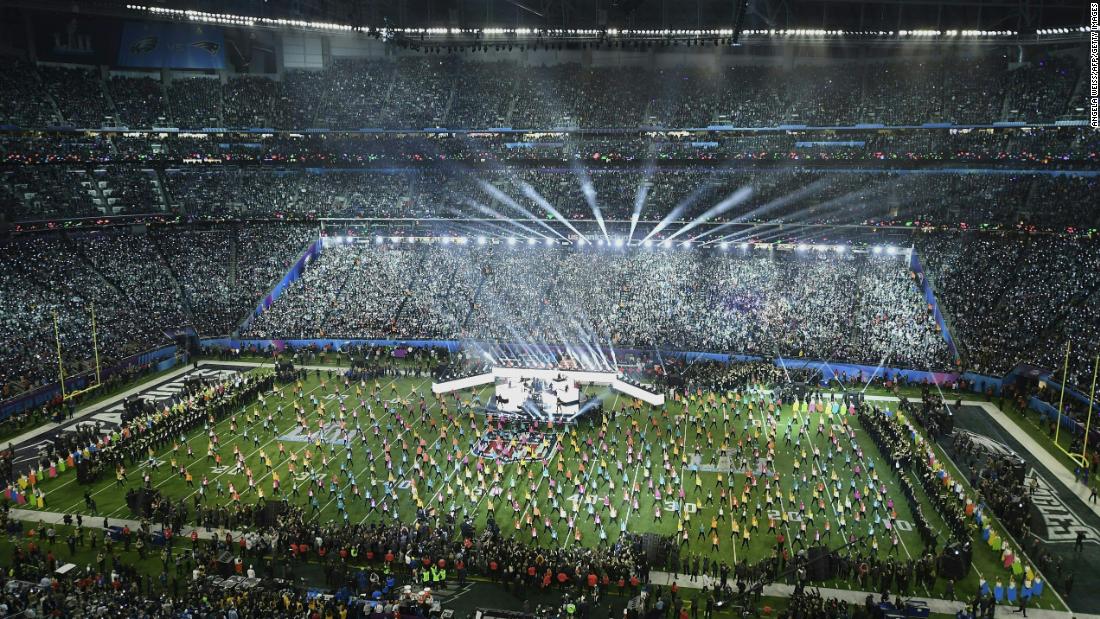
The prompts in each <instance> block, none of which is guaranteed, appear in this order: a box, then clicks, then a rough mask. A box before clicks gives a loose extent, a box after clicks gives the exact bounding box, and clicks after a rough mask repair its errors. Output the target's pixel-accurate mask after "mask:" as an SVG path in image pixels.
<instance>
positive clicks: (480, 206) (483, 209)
mask: <svg viewBox="0 0 1100 619" xmlns="http://www.w3.org/2000/svg"><path fill="white" fill-rule="evenodd" d="M466 202H467V204H469V205H470V206H472V207H474V208H475V209H477V210H479V211H481V212H482V213H484V214H486V215H488V216H490V217H495V218H496V219H499V220H500V221H503V222H505V223H508V224H511V225H513V226H515V227H517V228H519V229H521V230H523V231H524V232H527V233H528V234H531V235H533V236H537V237H540V238H542V239H544V240H545V239H548V238H550V237H548V236H546V235H545V234H543V233H541V232H539V231H537V230H535V229H534V228H532V227H530V226H527V225H524V224H522V223H520V222H518V221H516V220H514V219H512V218H510V217H505V216H504V215H502V214H500V213H499V212H497V211H496V210H494V209H492V208H489V207H488V206H485V205H484V204H482V203H480V202H478V201H476V200H474V199H472V198H467V199H466Z"/></svg>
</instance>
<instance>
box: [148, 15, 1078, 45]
mask: <svg viewBox="0 0 1100 619" xmlns="http://www.w3.org/2000/svg"><path fill="white" fill-rule="evenodd" d="M126 8H127V9H128V10H131V11H137V12H141V13H145V14H147V15H148V16H150V17H155V18H160V19H174V20H180V21H190V22H196V23H203V24H218V25H225V26H241V27H253V28H287V29H296V30H315V31H322V32H332V33H341V32H346V33H363V34H366V35H369V36H372V37H375V38H377V39H380V40H382V41H387V42H394V43H398V44H400V45H402V46H405V47H410V48H413V49H421V50H424V51H437V52H438V51H442V50H447V49H453V48H454V47H455V46H457V47H459V49H464V48H466V47H471V48H473V49H474V50H475V51H477V50H482V51H489V49H495V50H497V51H504V50H511V49H513V48H514V47H516V46H518V47H520V48H527V47H531V48H537V47H550V46H552V45H553V46H558V47H560V46H561V45H562V44H582V45H586V46H587V45H595V46H597V47H622V46H624V45H631V46H635V47H636V46H638V45H643V46H646V47H656V46H670V45H684V46H693V45H713V46H719V45H727V46H729V45H737V44H739V43H741V42H743V41H744V40H754V41H761V42H768V41H782V40H786V39H791V40H795V41H804V42H809V41H814V40H831V39H837V40H846V39H854V40H864V41H895V42H900V41H928V42H939V41H943V42H949V41H952V40H959V39H967V40H971V41H991V42H1004V41H1006V40H1009V41H1021V42H1024V41H1029V40H1037V39H1067V38H1083V37H1086V36H1088V33H1089V28H1088V27H1087V26H1076V25H1075V26H1065V27H1060V28H1043V29H1038V30H1034V31H1030V32H1022V33H1021V32H1019V31H1017V30H978V29H975V30H967V29H931V28H918V29H906V30H902V29H898V30H841V29H823V28H766V29H761V28H756V29H743V30H742V29H739V28H736V27H732V28H731V27H717V28H699V29H689V28H671V29H668V28H659V29H650V28H613V27H606V28H501V27H484V28H444V27H435V28H423V27H408V28H402V27H392V26H383V25H374V26H372V25H352V24H344V23H335V22H323V21H309V20H301V19H282V18H274V17H257V16H249V15H236V14H231V13H214V12H209V11H195V10H186V9H173V8H166V7H160V6H150V5H143V4H127V5H126Z"/></svg>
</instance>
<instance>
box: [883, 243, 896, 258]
mask: <svg viewBox="0 0 1100 619" xmlns="http://www.w3.org/2000/svg"><path fill="white" fill-rule="evenodd" d="M886 253H888V254H890V255H891V256H893V255H894V254H896V253H898V248H897V247H894V246H893V245H887V246H886Z"/></svg>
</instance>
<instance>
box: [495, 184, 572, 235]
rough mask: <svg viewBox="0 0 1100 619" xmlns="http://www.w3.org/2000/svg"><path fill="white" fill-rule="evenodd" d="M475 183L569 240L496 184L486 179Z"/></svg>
mask: <svg viewBox="0 0 1100 619" xmlns="http://www.w3.org/2000/svg"><path fill="white" fill-rule="evenodd" d="M477 184H478V186H479V187H481V189H482V190H483V191H485V193H487V194H489V195H491V196H493V197H494V198H496V199H497V200H498V201H500V202H501V203H502V204H504V205H505V206H507V207H509V208H511V209H512V210H514V211H518V212H520V213H523V214H524V215H526V216H527V218H528V219H530V220H531V221H533V222H535V223H537V224H538V225H540V226H542V227H543V228H546V229H547V230H549V231H550V233H551V234H553V235H555V236H557V237H559V238H561V239H562V240H569V239H566V238H565V236H564V235H563V234H562V233H560V232H558V231H557V230H555V229H554V228H552V227H551V226H550V225H549V224H547V223H546V222H544V221H542V220H541V219H539V217H538V216H536V215H535V214H534V213H532V212H531V211H529V210H527V209H525V208H523V206H521V205H520V204H519V203H517V202H516V201H515V200H513V199H512V198H511V196H509V195H508V194H506V193H504V192H503V191H501V190H500V189H499V188H497V186H496V185H494V184H492V183H490V182H488V181H484V180H481V179H478V181H477Z"/></svg>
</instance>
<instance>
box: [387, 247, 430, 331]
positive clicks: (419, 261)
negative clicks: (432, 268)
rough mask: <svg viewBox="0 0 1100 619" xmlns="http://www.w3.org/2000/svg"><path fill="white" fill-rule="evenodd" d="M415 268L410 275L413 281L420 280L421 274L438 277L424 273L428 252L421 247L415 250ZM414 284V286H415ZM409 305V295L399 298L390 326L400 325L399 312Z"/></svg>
mask: <svg viewBox="0 0 1100 619" xmlns="http://www.w3.org/2000/svg"><path fill="white" fill-rule="evenodd" d="M416 253H417V258H416V267H415V269H414V270H413V272H412V273H411V275H412V279H413V281H415V280H417V279H420V277H419V276H420V275H421V274H423V275H424V276H426V277H438V274H433V273H425V272H424V260H425V259H426V258H427V256H428V250H427V248H426V247H424V246H423V245H422V246H420V247H419V248H418V249H417V252H416ZM415 285H416V284H414V286H415ZM408 304H409V295H408V294H404V295H402V296H401V302H400V303H398V304H397V309H396V310H394V312H393V318H392V319H391V323H390V324H392V325H398V324H401V322H400V321H401V312H403V311H404V310H405V306H406V305H408Z"/></svg>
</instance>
